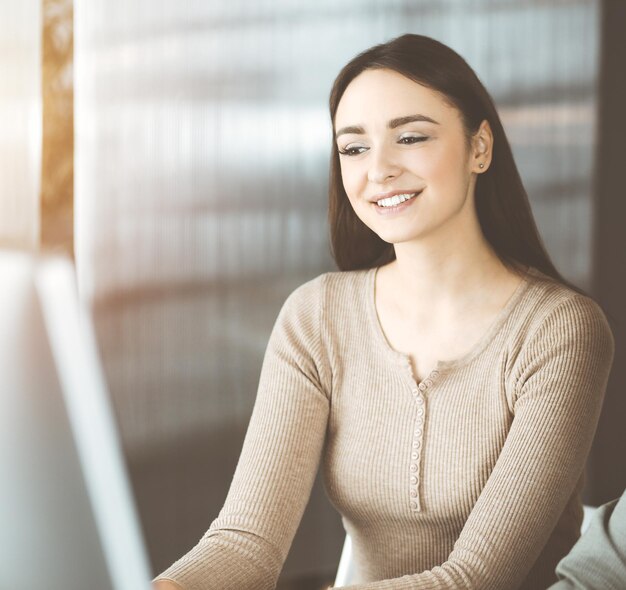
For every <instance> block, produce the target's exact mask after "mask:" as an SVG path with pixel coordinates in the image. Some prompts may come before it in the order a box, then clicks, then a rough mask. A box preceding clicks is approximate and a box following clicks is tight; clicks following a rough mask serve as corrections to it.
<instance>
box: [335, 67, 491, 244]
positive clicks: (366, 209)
mask: <svg viewBox="0 0 626 590" xmlns="http://www.w3.org/2000/svg"><path fill="white" fill-rule="evenodd" d="M484 125H486V123H484V124H483V126H481V130H482V136H483V138H482V139H484V136H485V131H487V132H488V129H485V128H484ZM335 129H336V142H337V147H338V150H339V160H340V165H341V176H342V180H343V186H344V188H345V191H346V194H347V195H348V198H349V200H350V203H351V204H352V207H353V208H354V211H355V213H356V214H357V216H358V217H359V218H360V219H361V220H362V221H363V223H365V225H367V226H368V227H369V228H370V229H372V230H373V231H374V232H375V233H376V234H378V235H379V236H380V237H381V238H382V239H383V240H385V241H387V242H390V243H394V244H397V243H400V242H406V241H415V240H420V239H423V238H425V237H426V236H432V235H434V232H437V235H441V236H442V237H443V236H445V235H452V234H449V232H454V233H455V234H458V232H459V231H468V229H469V228H470V227H474V228H475V227H476V217H475V215H476V214H475V210H474V198H473V197H474V195H473V192H474V186H475V174H474V173H478V172H482V171H484V170H486V168H487V167H488V164H489V162H488V160H487V158H486V157H483V158H482V159H481V157H480V156H481V154H480V153H479V154H478V155H477V153H478V152H480V151H481V150H482V151H483V152H486V151H487V148H488V147H489V146H488V144H487V143H485V142H484V141H481V143H480V145H479V142H478V135H479V134H480V133H481V131H479V132H478V133H477V135H476V138H474V139H472V142H471V143H472V146H468V143H467V140H466V136H465V131H464V127H463V122H462V119H461V114H460V113H459V111H458V110H457V109H456V108H454V107H452V106H450V105H449V104H448V103H447V102H446V101H445V100H444V98H443V96H442V95H441V94H439V93H438V92H436V91H434V90H431V89H430V88H427V87H425V86H422V85H421V84H418V83H416V82H414V81H412V80H410V79H408V78H406V77H405V76H403V75H401V74H399V73H397V72H395V71H392V70H381V69H379V70H366V71H364V72H363V73H361V74H360V75H359V76H357V77H356V78H355V79H354V80H353V81H352V82H351V83H350V84H349V85H348V87H347V88H346V90H345V92H344V94H343V96H342V97H341V100H340V102H339V105H338V108H337V112H336V115H335ZM487 135H489V133H487ZM480 162H482V163H483V166H484V167H483V168H482V169H480V168H479V163H480ZM399 195H403V196H399ZM407 196H408V197H409V198H408V199H407ZM385 199H387V200H385ZM403 199H407V200H404V201H403V202H401V203H400V202H399V201H400V200H403ZM472 217H473V218H472ZM457 237H458V235H457Z"/></svg>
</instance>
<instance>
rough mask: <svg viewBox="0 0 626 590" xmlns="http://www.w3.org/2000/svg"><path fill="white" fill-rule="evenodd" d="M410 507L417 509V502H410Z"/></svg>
mask: <svg viewBox="0 0 626 590" xmlns="http://www.w3.org/2000/svg"><path fill="white" fill-rule="evenodd" d="M411 508H413V510H417V503H415V502H411Z"/></svg>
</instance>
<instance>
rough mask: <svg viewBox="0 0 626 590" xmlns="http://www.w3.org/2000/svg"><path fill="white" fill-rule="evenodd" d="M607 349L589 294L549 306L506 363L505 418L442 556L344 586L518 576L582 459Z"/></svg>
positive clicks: (503, 584)
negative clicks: (484, 475) (494, 453)
mask: <svg viewBox="0 0 626 590" xmlns="http://www.w3.org/2000/svg"><path fill="white" fill-rule="evenodd" d="M613 353H614V341H613V336H612V334H611V331H610V328H609V326H608V324H607V322H606V318H605V317H604V314H603V313H602V311H601V310H600V308H599V307H598V306H597V304H596V303H595V302H593V301H592V300H591V299H589V298H587V297H583V296H578V295H576V296H572V297H570V298H568V299H566V300H565V301H563V302H562V303H560V304H559V305H557V306H556V307H555V308H554V309H553V310H552V311H551V312H550V313H549V314H548V315H547V317H546V318H545V319H544V320H543V321H542V322H541V324H540V326H539V328H538V329H537V330H536V332H535V334H534V335H533V336H532V337H531V338H530V340H529V342H527V343H526V345H525V346H524V347H523V349H522V350H521V352H520V354H519V356H518V357H517V359H516V360H515V361H514V365H513V368H512V371H513V376H514V378H513V381H514V383H515V396H514V400H515V401H514V409H513V412H514V419H513V422H512V425H511V429H510V431H509V434H508V436H507V439H506V441H505V444H504V446H503V448H502V451H501V454H500V456H499V458H498V460H497V462H496V465H495V466H494V468H493V471H492V473H491V475H490V477H489V479H488V481H487V483H486V484H485V487H484V488H483V490H482V492H481V494H480V496H479V498H478V500H477V502H476V504H475V505H474V507H473V509H472V512H471V513H470V515H469V517H468V519H467V521H466V523H465V526H464V528H463V530H462V531H461V534H460V536H459V538H458V539H457V541H456V543H455V545H454V549H453V551H452V553H451V554H450V555H449V557H448V560H447V561H446V562H445V563H443V564H442V565H441V566H438V567H435V568H433V569H431V570H429V571H424V572H421V573H416V574H412V575H405V576H402V577H400V578H394V579H388V580H382V581H378V582H370V583H363V584H356V585H350V586H346V587H345V589H346V590H420V589H423V590H426V589H429V590H432V589H434V588H437V589H439V590H444V589H448V590H452V589H457V588H468V589H476V590H478V589H480V590H510V589H511V588H517V587H518V586H519V585H520V584H522V583H523V581H524V579H525V578H526V576H527V575H528V573H529V571H530V569H531V568H532V565H533V564H534V562H535V561H536V559H537V557H538V556H539V554H540V552H541V551H542V549H543V548H544V546H545V544H546V542H547V541H548V538H549V536H550V534H551V533H552V531H553V530H554V527H555V525H556V524H557V521H558V519H559V518H560V516H561V514H562V512H563V510H564V508H565V506H566V504H567V501H568V499H569V498H570V496H571V494H572V492H573V490H574V488H575V485H576V482H577V480H578V479H579V477H580V475H581V473H582V471H583V468H584V464H585V460H586V457H587V455H588V453H589V449H590V447H591V442H592V439H593V435H594V432H595V429H596V425H597V421H598V417H599V413H600V408H601V405H602V399H603V396H604V392H605V388H606V383H607V380H608V375H609V371H610V367H611V364H612V359H613Z"/></svg>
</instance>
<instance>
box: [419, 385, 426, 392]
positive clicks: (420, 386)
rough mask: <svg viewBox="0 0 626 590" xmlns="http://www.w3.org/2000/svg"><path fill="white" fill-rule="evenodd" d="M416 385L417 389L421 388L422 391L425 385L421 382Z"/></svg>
mask: <svg viewBox="0 0 626 590" xmlns="http://www.w3.org/2000/svg"><path fill="white" fill-rule="evenodd" d="M417 387H418V388H419V389H421V390H422V391H424V389H426V385H424V384H423V383H420V384H419V385H418V386H417Z"/></svg>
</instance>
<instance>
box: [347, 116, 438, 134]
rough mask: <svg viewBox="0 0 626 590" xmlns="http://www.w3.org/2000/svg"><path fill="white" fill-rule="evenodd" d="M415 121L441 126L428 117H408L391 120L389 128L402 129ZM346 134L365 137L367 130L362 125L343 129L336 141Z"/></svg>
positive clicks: (388, 124)
mask: <svg viewBox="0 0 626 590" xmlns="http://www.w3.org/2000/svg"><path fill="white" fill-rule="evenodd" d="M414 121H423V122H426V123H434V124H435V125H439V123H438V122H437V121H435V120H434V119H431V118H430V117H427V116H426V115H406V116H405V117H398V118H396V119H391V121H389V123H387V128H389V129H395V128H396V127H401V126H402V125H406V124H407V123H413V122H414ZM345 133H355V134H356V135H363V134H364V133H365V129H364V128H363V127H361V126H360V125H351V126H349V127H342V128H341V129H339V131H337V133H335V139H337V138H338V137H339V136H340V135H344V134H345Z"/></svg>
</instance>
